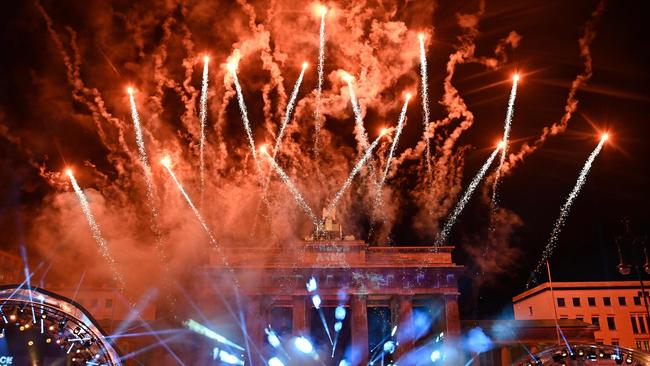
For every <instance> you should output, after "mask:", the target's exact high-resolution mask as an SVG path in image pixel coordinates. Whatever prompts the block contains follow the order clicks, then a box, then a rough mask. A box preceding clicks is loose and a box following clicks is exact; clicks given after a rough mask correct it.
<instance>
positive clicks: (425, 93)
mask: <svg viewBox="0 0 650 366" xmlns="http://www.w3.org/2000/svg"><path fill="white" fill-rule="evenodd" d="M418 39H419V40H420V79H421V80H420V85H421V86H422V114H423V121H422V124H423V125H424V139H425V141H426V143H427V145H426V150H425V154H426V155H425V158H426V160H427V173H429V174H430V173H431V142H430V141H429V137H428V136H427V129H428V128H429V127H428V126H429V119H430V118H431V117H430V114H431V112H430V110H429V86H428V76H427V52H426V49H425V48H424V34H422V33H420V34H419V35H418Z"/></svg>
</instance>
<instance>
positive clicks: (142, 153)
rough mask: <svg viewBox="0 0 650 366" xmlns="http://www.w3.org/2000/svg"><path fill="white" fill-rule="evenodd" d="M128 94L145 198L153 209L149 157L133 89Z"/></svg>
mask: <svg viewBox="0 0 650 366" xmlns="http://www.w3.org/2000/svg"><path fill="white" fill-rule="evenodd" d="M126 91H127V92H128V93H129V102H130V104H131V119H132V120H133V128H134V130H135V142H136V143H137V145H138V157H139V159H140V163H141V164H142V169H144V177H145V181H146V184H147V198H148V199H149V203H150V204H151V205H152V207H153V199H154V194H153V179H152V178H151V168H150V167H149V157H148V156H147V150H146V149H145V146H144V137H143V135H142V127H141V125H140V115H139V114H138V108H137V106H136V104H135V97H134V96H133V93H134V91H133V88H132V87H129V88H127V90H126Z"/></svg>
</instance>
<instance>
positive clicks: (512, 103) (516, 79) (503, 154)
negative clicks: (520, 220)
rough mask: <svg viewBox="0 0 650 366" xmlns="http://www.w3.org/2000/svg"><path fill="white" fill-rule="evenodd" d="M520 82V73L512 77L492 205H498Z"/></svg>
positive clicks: (493, 187)
mask: <svg viewBox="0 0 650 366" xmlns="http://www.w3.org/2000/svg"><path fill="white" fill-rule="evenodd" d="M518 82H519V74H515V75H514V76H513V77H512V89H510V98H509V99H508V111H507V112H506V120H505V122H504V124H503V144H504V145H503V149H502V150H501V157H500V159H499V166H498V167H497V171H496V176H495V178H494V184H493V186H492V207H493V208H494V207H496V205H497V188H498V185H499V177H500V175H501V167H502V166H503V163H504V162H505V160H506V152H507V150H508V138H509V136H510V126H511V124H512V115H513V113H514V109H515V98H516V97H517V83H518Z"/></svg>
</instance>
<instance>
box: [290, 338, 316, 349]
mask: <svg viewBox="0 0 650 366" xmlns="http://www.w3.org/2000/svg"><path fill="white" fill-rule="evenodd" d="M293 343H294V344H295V345H296V348H298V350H299V351H300V352H302V353H312V351H313V350H314V346H313V345H312V344H311V342H310V341H309V340H308V339H307V338H305V337H302V336H301V337H298V338H296V339H295V340H294V341H293Z"/></svg>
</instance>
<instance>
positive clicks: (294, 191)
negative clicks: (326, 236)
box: [260, 146, 319, 229]
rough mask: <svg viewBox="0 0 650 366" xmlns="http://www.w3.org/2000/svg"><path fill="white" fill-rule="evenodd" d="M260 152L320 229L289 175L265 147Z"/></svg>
mask: <svg viewBox="0 0 650 366" xmlns="http://www.w3.org/2000/svg"><path fill="white" fill-rule="evenodd" d="M260 152H261V153H262V155H264V156H266V157H267V158H268V160H269V162H270V163H271V166H272V167H273V169H274V170H275V172H276V173H277V174H278V175H279V176H280V178H281V179H282V181H283V182H284V184H285V185H286V186H287V188H289V190H290V191H291V193H292V194H293V198H294V199H295V200H296V203H297V204H298V206H300V208H302V209H303V210H304V211H305V213H306V214H307V216H309V218H310V219H311V220H312V222H313V223H314V227H315V228H317V229H318V228H319V222H318V218H317V217H316V215H315V214H314V211H313V210H312V209H311V207H309V205H308V204H307V202H306V201H305V199H304V198H303V197H302V195H301V194H300V191H298V188H296V186H295V185H294V184H293V183H292V182H291V179H289V176H288V175H287V173H285V172H284V170H282V168H280V166H279V165H278V163H276V162H275V159H273V157H272V156H271V155H269V153H268V152H267V151H266V147H265V146H262V147H261V148H260Z"/></svg>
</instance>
